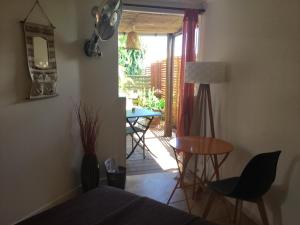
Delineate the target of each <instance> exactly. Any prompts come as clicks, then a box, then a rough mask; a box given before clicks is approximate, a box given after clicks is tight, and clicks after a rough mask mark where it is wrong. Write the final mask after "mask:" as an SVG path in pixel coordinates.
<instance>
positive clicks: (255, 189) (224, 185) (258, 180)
mask: <svg viewBox="0 0 300 225" xmlns="http://www.w3.org/2000/svg"><path fill="white" fill-rule="evenodd" d="M280 153H281V151H276V152H269V153H262V154H259V155H256V156H254V157H253V158H252V159H251V160H250V162H249V163H248V164H247V165H246V167H245V168H244V170H243V172H242V174H241V176H240V177H232V178H227V179H224V180H219V181H214V182H211V183H209V184H208V188H209V189H210V190H212V193H211V194H210V197H209V199H208V203H207V206H206V208H205V210H204V213H203V217H204V218H206V217H207V215H208V213H209V210H210V208H211V206H212V203H213V200H214V198H215V197H216V195H218V194H219V195H222V196H226V197H231V198H235V199H236V205H235V211H234V219H233V222H234V224H239V222H240V216H241V210H242V202H243V201H249V202H254V203H256V204H257V206H258V209H259V212H260V215H261V218H262V221H263V224H264V225H268V224H269V222H268V218H267V214H266V209H265V205H264V202H263V199H262V196H263V195H264V194H265V193H266V192H267V191H268V190H269V189H270V187H271V185H272V183H273V182H274V180H275V176H276V167H277V162H278V158H279V155H280Z"/></svg>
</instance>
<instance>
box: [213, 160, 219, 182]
mask: <svg viewBox="0 0 300 225" xmlns="http://www.w3.org/2000/svg"><path fill="white" fill-rule="evenodd" d="M213 157H214V164H215V165H214V169H215V174H216V179H217V180H220V175H219V163H218V156H217V155H214V156H213Z"/></svg>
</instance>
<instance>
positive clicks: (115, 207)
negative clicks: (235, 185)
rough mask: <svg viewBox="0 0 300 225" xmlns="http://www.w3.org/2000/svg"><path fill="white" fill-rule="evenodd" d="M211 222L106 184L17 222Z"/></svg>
mask: <svg viewBox="0 0 300 225" xmlns="http://www.w3.org/2000/svg"><path fill="white" fill-rule="evenodd" d="M168 224H170V225H212V224H211V223H209V222H206V221H204V220H203V219H201V218H199V217H196V216H193V215H190V214H187V213H185V212H183V211H181V210H178V209H175V208H173V207H170V206H167V205H164V204H162V203H159V202H157V201H154V200H152V199H149V198H146V197H140V196H137V195H135V194H132V193H129V192H126V191H123V190H119V189H116V188H112V187H108V186H100V187H99V188H97V189H94V190H91V191H89V192H88V193H86V194H82V195H80V196H79V197H77V198H75V199H72V200H69V201H67V202H65V203H63V204H61V205H58V206H56V207H54V208H52V209H49V210H47V211H44V212H42V213H40V214H38V215H35V216H33V217H31V218H28V219H26V220H24V221H22V222H19V223H18V224H17V225H168Z"/></svg>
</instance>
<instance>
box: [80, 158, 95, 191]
mask: <svg viewBox="0 0 300 225" xmlns="http://www.w3.org/2000/svg"><path fill="white" fill-rule="evenodd" d="M81 185H82V190H83V192H87V191H89V190H91V189H94V188H96V187H98V185H99V163H98V159H97V156H96V154H87V153H86V154H84V156H83V159H82V164H81Z"/></svg>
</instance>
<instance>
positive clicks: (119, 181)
mask: <svg viewBox="0 0 300 225" xmlns="http://www.w3.org/2000/svg"><path fill="white" fill-rule="evenodd" d="M118 168H119V171H118V172H113V173H110V172H108V171H107V169H106V168H105V169H106V176H107V184H108V185H109V186H113V187H116V188H120V189H125V183H126V168H125V167H123V166H119V167H118Z"/></svg>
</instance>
